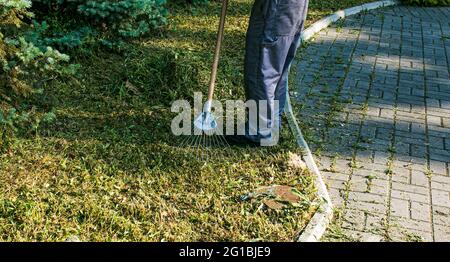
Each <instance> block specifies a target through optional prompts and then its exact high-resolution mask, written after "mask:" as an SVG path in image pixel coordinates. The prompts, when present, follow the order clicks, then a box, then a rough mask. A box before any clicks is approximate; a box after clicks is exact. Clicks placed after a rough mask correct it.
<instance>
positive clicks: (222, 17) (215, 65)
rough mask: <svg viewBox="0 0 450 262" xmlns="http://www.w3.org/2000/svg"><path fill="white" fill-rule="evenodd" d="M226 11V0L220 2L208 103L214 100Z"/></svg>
mask: <svg viewBox="0 0 450 262" xmlns="http://www.w3.org/2000/svg"><path fill="white" fill-rule="evenodd" d="M227 9H228V0H222V13H221V15H220V23H219V31H218V32H217V43H216V50H215V53H214V62H213V65H212V69H211V78H210V82H209V89H208V102H211V101H212V100H213V98H214V88H215V87H216V79H217V68H218V66H219V59H220V49H221V48H222V42H223V35H224V30H225V18H226V16H227Z"/></svg>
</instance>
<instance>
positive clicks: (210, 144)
mask: <svg viewBox="0 0 450 262" xmlns="http://www.w3.org/2000/svg"><path fill="white" fill-rule="evenodd" d="M227 9H228V0H222V11H221V15H220V22H219V30H218V32H217V42H216V48H215V52H214V61H213V64H212V68H211V76H210V82H209V88H208V97H207V100H206V102H205V104H204V105H203V108H202V111H201V113H200V114H199V115H198V116H196V117H195V120H194V122H193V124H194V134H193V136H188V137H187V138H185V140H184V142H183V143H182V146H190V147H192V148H194V149H196V150H197V157H200V158H201V159H205V158H208V157H209V152H208V151H209V149H211V148H214V147H222V146H228V143H227V141H226V139H225V137H224V136H223V135H222V134H223V130H217V128H219V127H222V128H223V126H222V125H219V124H218V118H217V117H216V116H215V115H214V113H213V112H212V104H213V100H214V89H215V87H216V80H217V69H218V66H219V59H220V50H221V48H222V42H223V37H224V29H225V19H226V15H227ZM217 131H219V132H217Z"/></svg>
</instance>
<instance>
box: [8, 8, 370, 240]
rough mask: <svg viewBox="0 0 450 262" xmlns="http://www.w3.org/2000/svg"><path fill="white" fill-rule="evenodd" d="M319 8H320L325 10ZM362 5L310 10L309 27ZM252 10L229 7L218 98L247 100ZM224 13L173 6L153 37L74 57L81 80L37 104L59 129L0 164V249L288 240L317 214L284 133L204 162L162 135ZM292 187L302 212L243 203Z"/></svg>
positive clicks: (209, 50) (201, 85) (199, 70)
mask: <svg viewBox="0 0 450 262" xmlns="http://www.w3.org/2000/svg"><path fill="white" fill-rule="evenodd" d="M323 2H327V3H323ZM357 2H362V1H321V0H315V1H311V12H310V13H311V16H310V18H311V19H312V20H314V19H317V18H318V17H320V16H322V15H324V14H325V13H329V12H331V11H333V8H339V7H343V5H347V4H348V5H354V4H356V3H357ZM251 5H252V1H249V0H234V1H231V2H230V9H229V16H228V20H227V28H226V36H225V43H224V49H223V56H222V60H221V64H220V70H219V79H218V87H217V98H218V99H221V100H224V99H230V98H234V99H236V98H243V94H244V92H243V82H242V81H243V55H244V42H245V31H246V27H247V25H248V16H249V13H250V9H251ZM219 11H220V4H218V3H212V4H210V5H206V6H198V7H174V6H172V7H171V16H170V21H169V25H168V27H167V28H166V29H165V30H163V31H161V32H158V36H156V37H152V38H148V39H141V40H139V41H135V42H134V43H130V44H128V45H127V46H126V47H125V48H124V49H122V51H121V52H119V53H118V52H107V51H104V50H103V51H102V50H90V51H91V53H90V54H85V53H81V52H80V55H79V56H77V57H73V59H74V61H75V62H77V63H80V64H81V65H82V67H81V69H80V72H79V73H78V75H77V76H75V77H73V78H70V79H66V80H64V81H63V80H58V81H56V82H54V83H53V84H52V85H51V86H47V87H46V90H45V93H44V94H45V95H44V96H42V97H40V98H39V100H38V101H37V102H38V103H40V104H41V106H42V105H44V106H46V107H48V109H49V110H52V111H53V112H54V113H55V114H56V116H57V120H56V122H54V123H53V124H51V125H47V126H43V127H42V128H41V129H40V130H39V132H38V134H37V135H36V136H35V135H33V136H26V135H24V136H20V137H18V138H17V139H16V140H15V141H14V144H13V146H12V149H11V150H10V151H9V152H8V153H6V154H3V155H1V156H0V240H2V241H62V240H64V239H66V238H67V237H69V236H77V237H78V238H79V239H81V240H83V241H252V240H256V241H293V240H295V238H296V236H297V235H298V233H299V232H301V230H302V229H303V228H304V226H305V225H306V223H307V222H308V221H309V219H310V217H311V215H312V214H313V212H314V211H315V210H316V209H317V206H318V203H319V200H317V199H316V197H315V188H314V181H313V176H312V175H311V174H309V172H308V171H306V170H301V169H299V168H298V167H295V166H293V165H291V164H289V162H290V161H289V159H290V157H291V154H292V153H297V154H301V152H299V150H298V149H297V147H296V146H295V141H294V140H293V138H292V137H291V136H290V134H289V131H288V129H287V128H285V129H284V130H283V134H282V139H283V141H282V143H281V144H280V145H279V146H277V147H275V148H263V149H239V148H220V149H214V150H213V151H212V152H211V153H210V155H211V156H212V158H211V159H210V160H209V161H207V162H205V161H200V160H198V159H197V158H196V152H195V149H192V148H185V147H180V145H179V139H177V138H176V137H174V136H173V135H172V134H171V131H170V123H171V119H172V117H173V116H174V114H173V113H171V112H170V105H171V103H172V102H173V101H175V100H177V99H188V100H189V101H191V100H192V96H193V93H194V91H202V92H204V93H205V94H206V88H207V82H208V77H209V70H210V69H209V68H210V64H211V61H212V55H213V49H214V42H215V34H216V27H217V23H218V16H217V14H218V13H219ZM273 184H283V185H289V186H293V187H295V188H296V189H298V191H299V192H300V193H301V195H302V202H301V205H299V206H295V207H290V208H287V209H284V210H280V211H274V210H268V209H265V208H264V207H263V206H262V205H261V203H260V202H258V201H256V202H251V201H242V200H241V199H242V198H241V197H242V196H243V195H246V194H248V193H251V192H253V191H254V190H256V189H257V188H258V187H260V186H267V185H273Z"/></svg>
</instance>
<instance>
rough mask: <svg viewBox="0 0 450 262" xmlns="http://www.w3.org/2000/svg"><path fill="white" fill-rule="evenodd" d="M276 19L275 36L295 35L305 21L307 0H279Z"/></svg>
mask: <svg viewBox="0 0 450 262" xmlns="http://www.w3.org/2000/svg"><path fill="white" fill-rule="evenodd" d="M277 2H278V4H277V11H276V15H275V18H274V21H273V22H274V24H275V25H274V28H275V32H274V33H275V36H293V35H295V34H296V33H297V32H298V30H299V27H300V26H301V23H302V22H303V19H304V15H305V14H304V8H305V6H306V1H305V0H278V1H277Z"/></svg>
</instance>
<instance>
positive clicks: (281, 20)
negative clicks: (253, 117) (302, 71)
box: [244, 0, 308, 142]
mask: <svg viewBox="0 0 450 262" xmlns="http://www.w3.org/2000/svg"><path fill="white" fill-rule="evenodd" d="M307 10H308V0H255V3H254V5H253V9H252V14H251V17H250V25H249V27H248V31H247V40H246V54H245V68H244V72H245V73H244V74H245V90H246V96H247V100H254V101H256V102H257V103H258V102H259V101H267V102H268V108H267V110H259V112H258V125H257V126H255V125H256V123H252V122H250V123H248V124H247V129H249V130H250V134H248V135H247V136H248V137H249V138H250V139H251V140H253V141H255V142H259V141H260V140H261V139H263V138H268V137H270V136H271V132H270V130H272V128H273V126H274V125H279V126H281V115H282V113H283V110H284V106H285V103H286V95H287V92H286V91H287V87H288V75H289V69H290V66H291V64H292V61H293V59H294V57H295V53H296V51H297V48H298V46H299V45H300V36H301V32H302V30H303V26H304V22H305V20H306V14H307ZM274 101H278V108H277V107H276V106H275V103H274ZM261 123H263V124H262V125H261ZM249 130H247V131H249ZM252 131H253V132H252ZM255 131H256V132H255Z"/></svg>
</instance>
